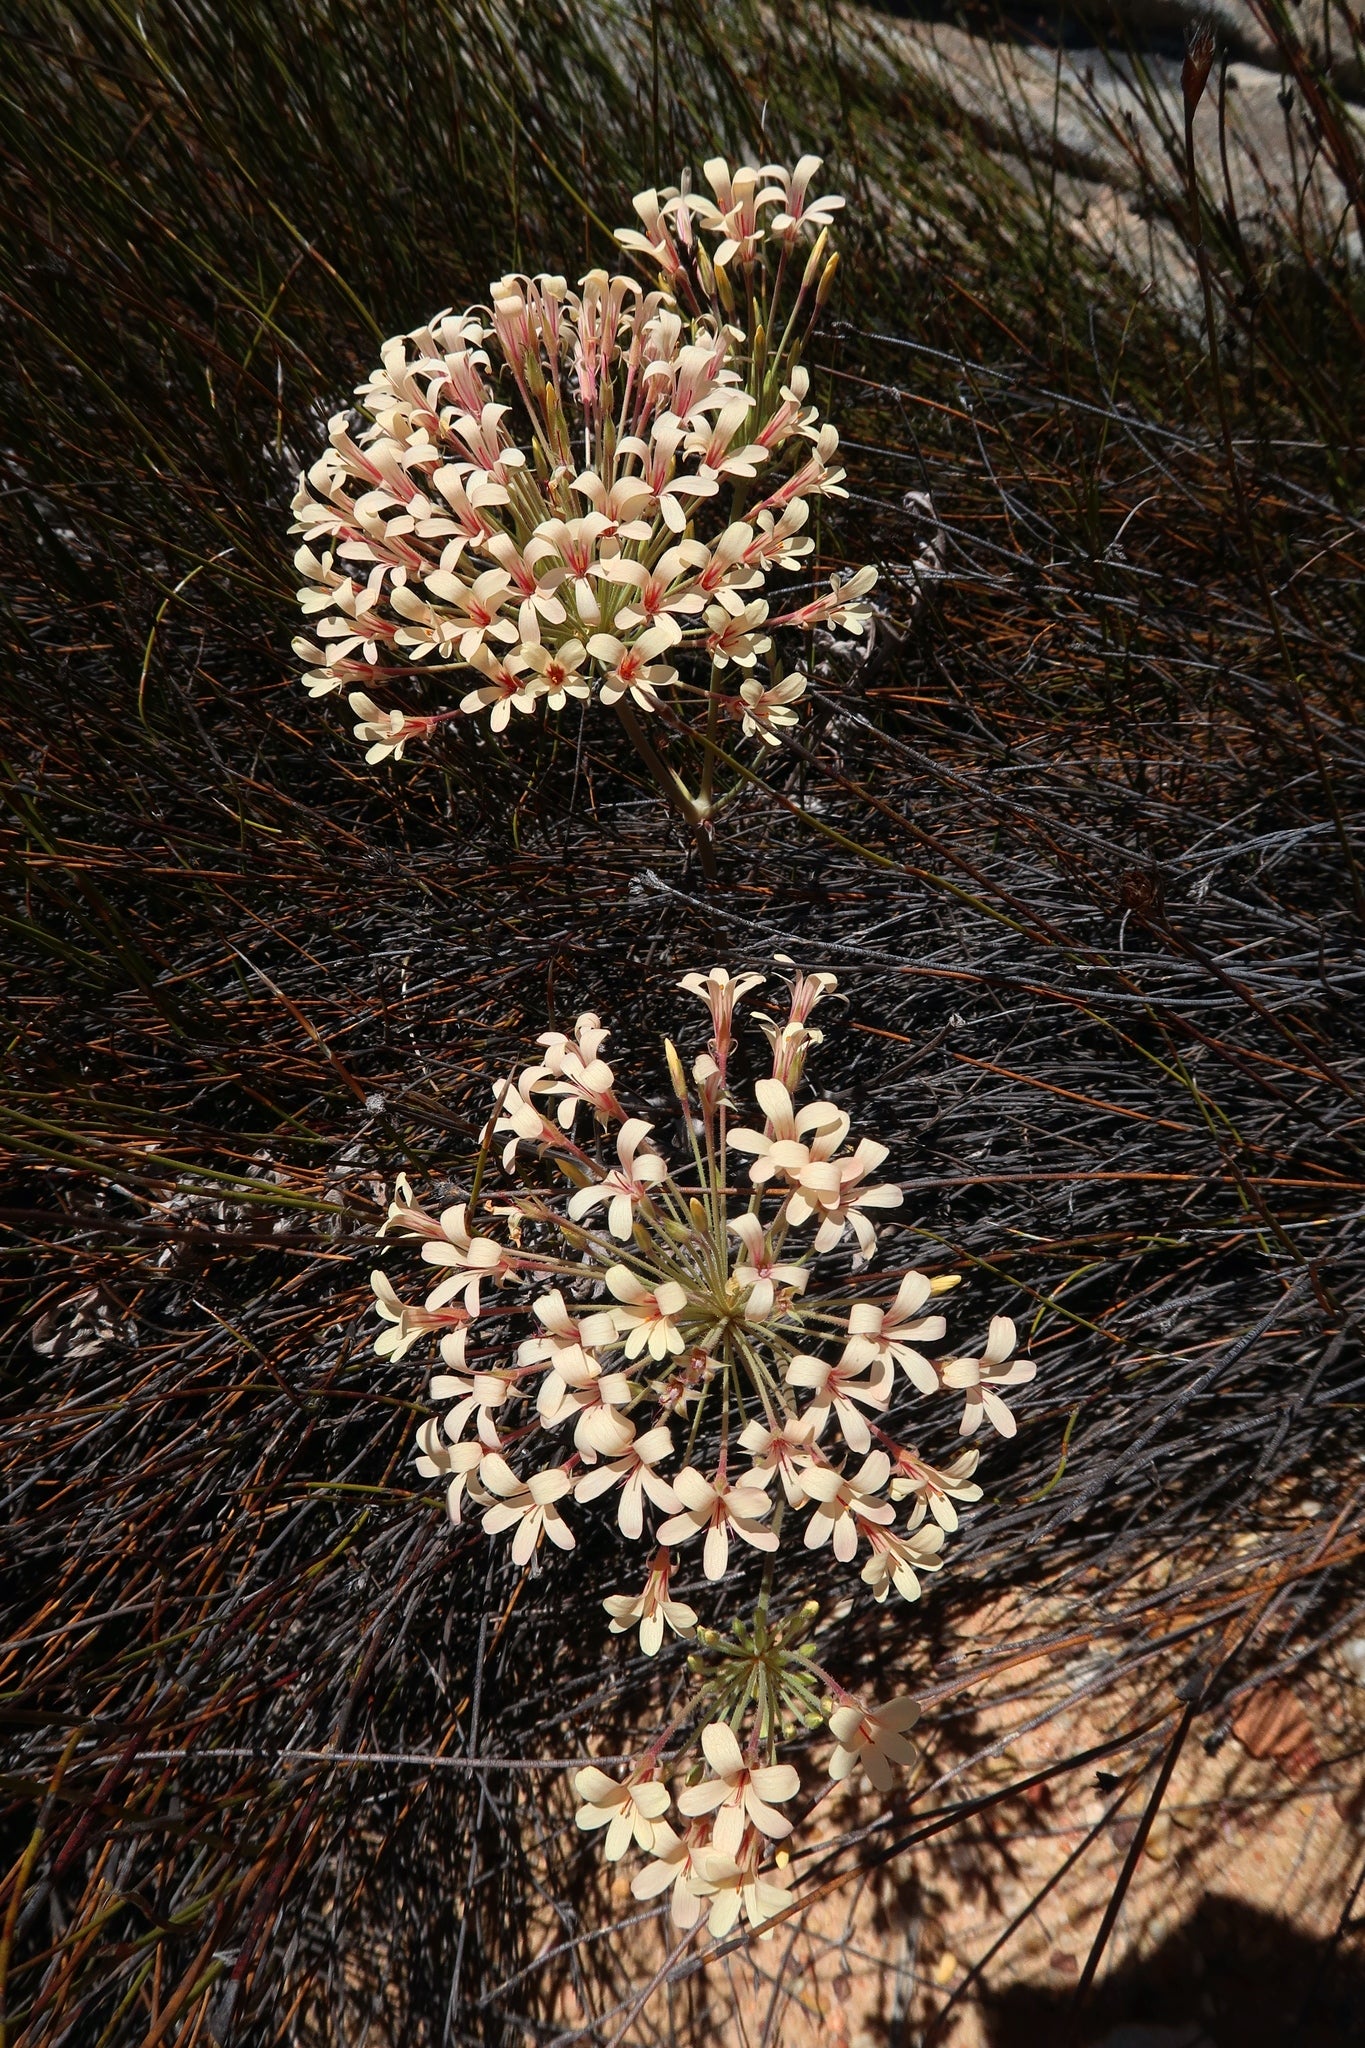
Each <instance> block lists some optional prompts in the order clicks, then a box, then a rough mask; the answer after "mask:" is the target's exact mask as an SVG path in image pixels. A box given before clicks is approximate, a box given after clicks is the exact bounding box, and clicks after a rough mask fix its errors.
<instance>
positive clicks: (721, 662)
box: [705, 590, 773, 669]
mask: <svg viewBox="0 0 1365 2048" xmlns="http://www.w3.org/2000/svg"><path fill="white" fill-rule="evenodd" d="M716 595H717V602H716V603H715V604H709V605H708V606H707V607H706V625H707V635H706V642H705V645H706V651H707V653H708V654H709V655H710V657H711V659H712V661H713V662H714V663H715V665H716V667H717V668H718V669H722V668H724V667H725V665H726V663H727V662H730V661H733V662H734V664H735V666H736V668H752V667H753V666H754V663H755V662H756V661H757V660H758V657H759V655H760V654H766V653H767V651H768V649H769V648H770V647H771V646H772V644H773V643H772V635H771V634H770V633H765V632H764V631H763V625H764V621H765V620H766V619H767V616H768V603H767V599H766V598H762V597H756V598H754V599H753V600H752V602H751V603H748V604H746V603H745V602H744V599H743V598H742V597H741V596H740V595H739V594H738V593H737V592H731V591H729V590H720V591H718V592H717V593H716Z"/></svg>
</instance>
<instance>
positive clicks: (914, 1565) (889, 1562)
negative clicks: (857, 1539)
mask: <svg viewBox="0 0 1365 2048" xmlns="http://www.w3.org/2000/svg"><path fill="white" fill-rule="evenodd" d="M919 1507H920V1513H921V1514H923V1512H924V1509H923V1503H922V1502H921V1503H920V1504H919ZM867 1540H868V1543H869V1544H870V1545H871V1549H872V1555H871V1557H869V1558H868V1559H867V1560H866V1562H865V1563H864V1565H863V1569H862V1573H861V1577H862V1581H863V1584H864V1585H865V1586H869V1587H870V1588H871V1590H872V1597H873V1599H874V1600H876V1601H878V1602H879V1603H880V1602H881V1601H884V1600H885V1599H886V1596H887V1594H888V1593H889V1592H890V1591H891V1588H892V1587H893V1586H894V1587H895V1589H896V1591H897V1592H898V1593H899V1594H900V1596H901V1598H902V1600H918V1599H919V1596H920V1582H919V1574H920V1573H921V1572H938V1571H942V1569H943V1559H942V1557H941V1556H940V1555H939V1553H940V1551H941V1550H942V1549H943V1531H942V1529H940V1528H939V1526H938V1524H937V1522H930V1523H928V1524H927V1525H924V1526H916V1525H915V1524H913V1523H912V1525H911V1527H910V1528H909V1529H908V1530H907V1532H906V1534H905V1535H903V1536H902V1535H898V1534H897V1532H896V1531H895V1530H894V1529H869V1530H868V1531H867Z"/></svg>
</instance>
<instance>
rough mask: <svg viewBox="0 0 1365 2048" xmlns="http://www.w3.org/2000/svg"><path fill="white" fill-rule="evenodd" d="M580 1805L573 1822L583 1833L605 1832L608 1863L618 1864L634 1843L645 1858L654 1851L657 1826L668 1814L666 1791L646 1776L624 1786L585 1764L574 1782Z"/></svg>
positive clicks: (634, 1777)
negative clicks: (604, 1830) (596, 1829)
mask: <svg viewBox="0 0 1365 2048" xmlns="http://www.w3.org/2000/svg"><path fill="white" fill-rule="evenodd" d="M573 1782H574V1790H575V1792H577V1794H578V1796H579V1798H580V1799H581V1800H582V1801H583V1804H582V1805H581V1806H580V1807H579V1809H578V1811H577V1813H576V1814H575V1815H574V1819H575V1820H576V1821H577V1823H578V1825H579V1827H580V1828H582V1829H583V1831H584V1833H585V1834H586V1833H590V1832H591V1831H592V1830H593V1829H595V1828H605V1829H606V1831H607V1839H606V1843H605V1845H604V1848H603V1854H604V1855H605V1857H606V1859H607V1861H608V1863H616V1862H619V1860H620V1858H621V1857H622V1856H624V1855H625V1853H626V1851H627V1849H628V1848H629V1847H630V1845H631V1843H632V1842H633V1843H634V1844H635V1846H636V1847H637V1848H639V1849H643V1850H644V1851H645V1852H646V1854H648V1853H649V1852H650V1851H651V1850H652V1849H653V1847H654V1836H655V1830H656V1824H657V1823H658V1822H659V1821H661V1820H662V1819H663V1817H664V1815H665V1814H666V1813H667V1812H668V1787H667V1786H666V1785H661V1784H660V1783H659V1780H658V1779H657V1778H656V1777H654V1776H652V1775H651V1774H650V1773H649V1772H637V1773H633V1774H632V1775H631V1776H630V1777H629V1778H627V1779H626V1780H625V1781H624V1783H623V1782H622V1781H621V1780H619V1779H617V1778H609V1777H608V1776H607V1774H606V1772H605V1771H600V1770H599V1769H598V1768H597V1765H596V1764H588V1765H587V1766H586V1768H585V1769H583V1770H581V1771H579V1772H578V1773H577V1775H576V1776H575V1778H574V1781H573Z"/></svg>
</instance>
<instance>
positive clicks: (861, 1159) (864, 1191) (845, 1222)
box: [788, 1138, 905, 1259]
mask: <svg viewBox="0 0 1365 2048" xmlns="http://www.w3.org/2000/svg"><path fill="white" fill-rule="evenodd" d="M886 1151H887V1148H886V1146H885V1145H879V1144H877V1143H876V1142H875V1140H874V1139H872V1138H860V1139H859V1140H858V1143H857V1144H856V1145H855V1147H854V1148H853V1152H852V1154H851V1155H850V1156H849V1157H847V1158H844V1159H836V1160H834V1161H832V1162H831V1163H832V1165H833V1166H834V1167H835V1168H836V1169H837V1173H838V1184H837V1187H835V1189H834V1190H833V1192H830V1190H829V1187H828V1184H827V1182H826V1181H825V1180H824V1179H823V1178H822V1177H818V1176H815V1175H811V1176H808V1177H807V1178H806V1179H803V1181H802V1184H801V1186H800V1187H799V1188H798V1190H797V1192H796V1194H795V1195H794V1196H793V1198H792V1209H791V1210H789V1212H788V1213H789V1214H792V1212H793V1211H794V1210H795V1208H796V1207H797V1206H798V1205H799V1206H800V1207H801V1208H802V1210H803V1211H804V1210H805V1209H806V1208H807V1207H809V1208H810V1210H811V1211H812V1212H813V1213H815V1214H817V1215H818V1216H819V1218H820V1228H819V1229H818V1230H817V1231H816V1233H815V1249H816V1251H817V1252H832V1251H833V1250H834V1247H835V1246H836V1245H837V1244H838V1243H840V1241H841V1240H842V1238H843V1237H844V1235H845V1233H846V1232H847V1230H848V1229H849V1227H850V1226H851V1227H852V1230H853V1235H854V1237H855V1238H856V1239H857V1240H858V1250H859V1252H860V1253H861V1255H862V1257H863V1258H865V1259H870V1258H871V1256H872V1254H873V1252H874V1251H875V1250H876V1249H877V1233H876V1231H875V1230H874V1229H873V1228H872V1225H871V1223H870V1222H869V1221H868V1219H867V1217H866V1216H864V1214H863V1210H864V1209H899V1208H900V1206H901V1203H902V1202H903V1201H904V1199H905V1197H904V1195H903V1194H902V1193H901V1190H900V1189H899V1188H898V1187H897V1186H896V1184H895V1182H894V1181H881V1182H879V1183H878V1184H877V1185H876V1186H874V1187H870V1188H869V1187H864V1186H863V1185H862V1183H863V1181H864V1180H865V1179H866V1177H867V1175H868V1174H869V1173H872V1172H874V1171H875V1170H876V1168H877V1167H879V1166H880V1165H881V1163H882V1161H883V1160H884V1159H885V1158H886ZM792 1220H793V1221H796V1220H798V1219H797V1218H796V1216H795V1215H794V1214H793V1215H792ZM800 1220H802V1221H804V1215H803V1217H802V1218H801V1219H800Z"/></svg>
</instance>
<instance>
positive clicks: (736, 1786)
mask: <svg viewBox="0 0 1365 2048" xmlns="http://www.w3.org/2000/svg"><path fill="white" fill-rule="evenodd" d="M701 1746H702V1753H703V1755H704V1756H705V1758H706V1761H707V1763H708V1764H709V1765H710V1767H711V1770H712V1772H713V1773H714V1775H713V1776H712V1777H709V1778H703V1779H702V1781H701V1783H700V1784H698V1785H687V1786H685V1787H684V1788H683V1790H682V1791H681V1792H680V1793H679V1794H678V1811H679V1813H682V1814H686V1815H687V1817H688V1819H689V1820H697V1819H700V1817H701V1816H702V1815H703V1814H706V1813H714V1814H715V1816H716V1818H715V1820H714V1822H713V1823H712V1828H711V1841H712V1844H713V1846H714V1847H715V1848H716V1849H718V1850H719V1851H720V1853H721V1854H722V1855H723V1856H730V1857H738V1854H739V1848H740V1843H741V1841H742V1839H743V1835H744V1824H745V1821H746V1820H748V1821H751V1822H752V1823H753V1825H754V1826H755V1827H756V1828H757V1829H758V1830H759V1831H760V1833H762V1834H765V1835H767V1836H769V1837H770V1838H771V1839H773V1840H776V1841H780V1840H781V1839H782V1838H783V1836H784V1835H789V1834H790V1833H791V1831H792V1824H791V1822H790V1821H789V1820H788V1819H786V1817H785V1816H784V1815H783V1814H780V1813H778V1812H777V1810H776V1806H775V1805H774V1804H773V1802H774V1801H776V1803H777V1805H783V1804H785V1802H786V1801H787V1800H788V1799H794V1798H795V1797H796V1794H797V1793H798V1792H799V1791H800V1790H801V1780H800V1777H799V1776H798V1774H797V1772H796V1771H794V1770H793V1768H792V1766H791V1765H790V1764H757V1763H753V1762H746V1760H745V1757H744V1752H743V1751H742V1750H741V1748H740V1746H739V1743H738V1741H737V1740H736V1738H735V1733H734V1730H733V1729H732V1728H729V1727H727V1726H726V1724H725V1722H724V1721H711V1722H709V1723H708V1724H707V1726H706V1727H705V1728H703V1730H702V1734H701Z"/></svg>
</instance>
